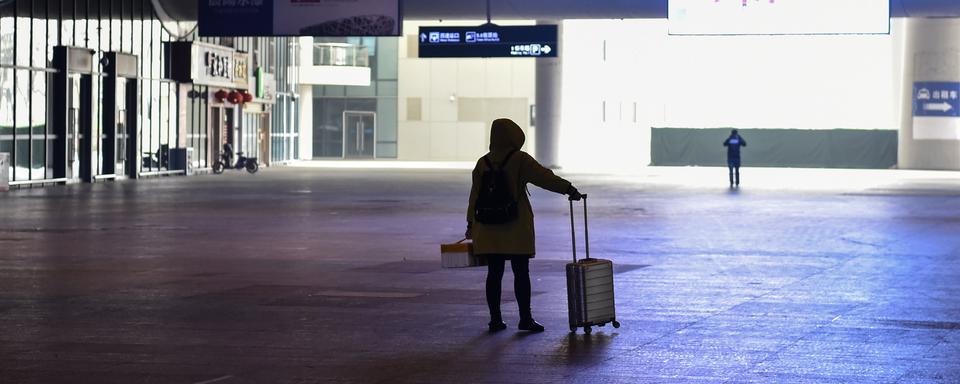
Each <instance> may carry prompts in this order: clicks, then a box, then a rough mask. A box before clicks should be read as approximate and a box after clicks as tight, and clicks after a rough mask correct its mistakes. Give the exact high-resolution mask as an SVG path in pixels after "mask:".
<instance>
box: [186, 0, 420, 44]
mask: <svg viewBox="0 0 960 384" xmlns="http://www.w3.org/2000/svg"><path fill="white" fill-rule="evenodd" d="M197 6H198V16H199V18H198V28H199V34H200V36H399V35H400V27H401V25H402V20H401V19H400V0H201V1H198V2H197Z"/></svg>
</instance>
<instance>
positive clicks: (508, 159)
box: [483, 149, 517, 171]
mask: <svg viewBox="0 0 960 384" xmlns="http://www.w3.org/2000/svg"><path fill="white" fill-rule="evenodd" d="M516 152H517V150H516V149H513V150H510V153H507V157H505V158H504V159H503V162H502V163H500V168H494V167H493V162H491V161H490V156H489V155H486V156H483V162H484V163H486V164H487V168H489V169H491V170H495V171H502V170H503V167H505V166H507V162H508V161H510V157H512V156H513V154H514V153H516Z"/></svg>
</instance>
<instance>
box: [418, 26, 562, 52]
mask: <svg viewBox="0 0 960 384" xmlns="http://www.w3.org/2000/svg"><path fill="white" fill-rule="evenodd" d="M419 41H420V45H419V49H420V54H419V56H420V57H557V51H558V49H557V26H556V25H510V26H499V25H494V24H484V25H480V26H476V27H420V33H419Z"/></svg>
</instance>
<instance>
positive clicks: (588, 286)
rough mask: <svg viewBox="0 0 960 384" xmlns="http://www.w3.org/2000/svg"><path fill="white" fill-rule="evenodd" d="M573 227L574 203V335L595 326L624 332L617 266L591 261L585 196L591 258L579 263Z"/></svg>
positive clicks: (570, 288)
mask: <svg viewBox="0 0 960 384" xmlns="http://www.w3.org/2000/svg"><path fill="white" fill-rule="evenodd" d="M574 228H575V227H574V223H573V200H571V201H570V234H571V235H572V237H573V262H572V263H568V264H567V305H568V307H569V310H570V332H576V331H577V328H580V327H583V331H584V332H585V333H588V334H589V333H590V327H592V326H594V325H598V326H604V325H606V324H607V323H612V324H613V327H614V328H620V322H619V321H617V314H616V309H615V305H614V297H613V296H614V295H613V262H612V261H610V260H604V259H592V258H590V232H589V230H588V229H587V195H583V238H584V243H585V251H586V254H587V258H585V259H582V260H579V261H578V260H577V233H576V229H574Z"/></svg>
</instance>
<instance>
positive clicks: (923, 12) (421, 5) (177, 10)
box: [0, 0, 960, 21]
mask: <svg viewBox="0 0 960 384" xmlns="http://www.w3.org/2000/svg"><path fill="white" fill-rule="evenodd" d="M399 1H400V2H401V4H402V7H403V10H402V13H403V18H405V19H407V20H458V19H460V20H465V19H469V20H482V19H485V18H486V17H487V7H486V1H484V0H399ZM489 1H490V13H491V15H492V18H493V19H494V20H498V19H499V20H503V19H525V20H560V19H634V18H665V17H667V1H668V0H489ZM12 3H13V2H12V1H10V0H0V8H4V9H3V11H4V13H6V12H10V10H11V8H13V6H12ZM77 3H79V4H90V5H91V6H96V4H102V7H101V8H106V9H109V7H110V6H109V5H107V3H108V0H82V1H77ZM124 3H127V2H126V1H120V0H111V1H109V4H112V5H113V7H114V11H113V12H114V13H118V14H119V13H124V14H125V15H129V16H130V17H133V18H138V17H139V15H140V12H138V10H139V9H140V6H139V5H138V3H140V2H139V1H134V2H132V4H134V6H133V7H134V9H123V4H124ZM147 3H153V4H155V5H157V8H158V9H162V11H163V13H165V14H166V15H168V16H169V17H170V18H172V19H174V20H178V21H195V20H196V19H197V0H150V1H149V2H147ZM73 4H74V1H69V0H65V1H64V2H63V5H62V6H61V7H62V10H61V13H63V15H64V16H66V17H70V15H72V7H73ZM19 8H26V7H19ZM128 8H129V7H128ZM18 12H23V13H24V15H26V14H27V12H28V11H27V10H26V9H21V10H18ZM890 14H891V16H893V17H960V1H958V0H890Z"/></svg>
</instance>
